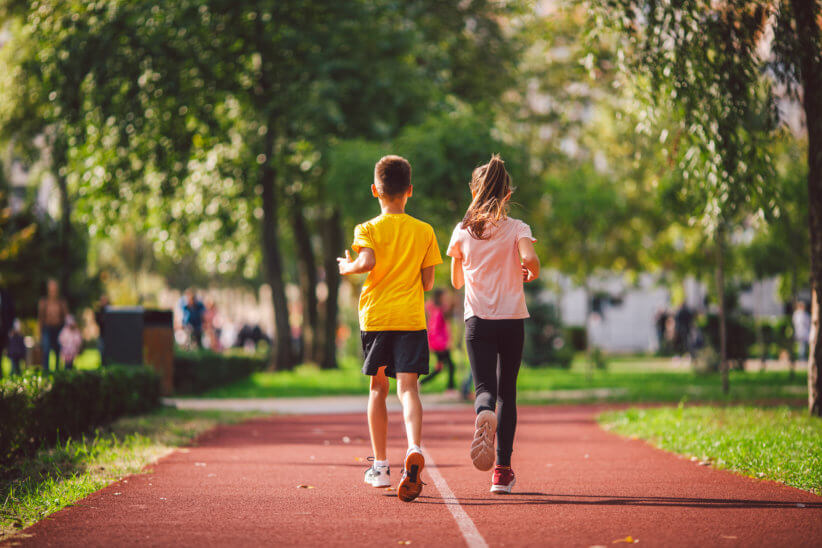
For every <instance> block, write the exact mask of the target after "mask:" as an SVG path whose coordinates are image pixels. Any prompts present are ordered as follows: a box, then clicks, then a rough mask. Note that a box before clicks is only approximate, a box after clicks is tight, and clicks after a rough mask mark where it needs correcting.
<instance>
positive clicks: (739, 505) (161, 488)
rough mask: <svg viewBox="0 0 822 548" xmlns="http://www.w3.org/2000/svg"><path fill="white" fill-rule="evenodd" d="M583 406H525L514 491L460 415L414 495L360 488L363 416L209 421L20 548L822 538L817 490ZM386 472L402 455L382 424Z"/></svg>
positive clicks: (437, 439) (447, 423) (434, 449)
mask: <svg viewBox="0 0 822 548" xmlns="http://www.w3.org/2000/svg"><path fill="white" fill-rule="evenodd" d="M598 410H599V409H598V408H597V407H593V406H576V407H557V406H554V407H523V408H521V409H520V414H519V416H520V428H519V431H518V434H517V443H516V448H515V453H514V458H513V464H514V468H515V470H516V472H517V475H518V484H517V486H516V489H515V494H513V495H508V496H499V495H496V496H495V495H491V494H489V493H488V487H489V482H490V474H489V473H487V472H478V471H476V470H475V469H474V468H473V467H472V466H471V464H470V461H469V459H468V456H467V453H468V445H469V441H470V439H471V434H472V423H473V420H472V418H473V417H472V415H473V413H472V411H471V410H470V408H468V407H463V408H462V409H456V410H440V411H433V410H429V411H427V412H426V416H425V417H426V418H425V433H424V439H425V447H426V452H427V454H428V459H427V466H426V469H425V471H424V472H423V479H424V480H425V481H426V483H427V485H426V487H425V489H424V491H423V494H422V496H421V497H420V498H419V499H418V500H417V501H415V502H414V503H410V504H408V503H402V502H400V501H399V500H398V499H397V498H396V495H395V493H394V492H393V491H386V490H378V489H373V488H371V487H368V486H366V485H364V484H363V483H362V473H363V471H364V469H365V466H366V462H365V461H364V458H365V457H367V456H368V455H370V453H371V451H370V448H369V444H368V432H367V428H366V424H365V420H364V416H363V415H362V413H357V414H342V415H298V416H275V417H271V418H267V419H260V420H253V421H249V422H246V423H243V424H239V425H233V426H225V427H220V428H218V429H216V430H214V431H212V432H210V433H208V434H206V435H204V436H203V437H202V438H201V439H200V440H199V442H198V443H197V444H196V445H195V446H193V447H191V448H187V449H183V450H179V451H176V452H174V453H172V454H171V455H169V456H168V457H166V458H164V459H162V460H161V461H160V462H159V463H158V464H157V465H155V466H154V467H153V470H152V471H151V472H150V473H147V474H143V475H138V476H132V477H129V478H126V479H124V480H122V481H121V482H118V483H115V484H113V485H111V486H109V487H107V488H105V489H103V490H102V491H99V492H97V493H95V494H93V495H91V496H89V497H88V498H86V499H84V500H83V501H80V502H79V503H77V504H76V505H75V506H74V507H71V508H67V509H65V510H63V511H61V512H58V513H57V514H54V515H53V516H52V517H51V518H49V519H46V520H44V521H42V522H40V523H38V524H37V525H35V526H33V527H31V528H29V529H27V530H26V531H25V533H26V535H28V536H27V537H26V538H22V539H16V542H19V543H20V544H21V545H23V546H84V547H91V546H140V547H148V546H175V547H182V546H240V545H241V546H297V545H300V546H323V547H325V546H346V547H349V546H397V545H405V544H410V545H411V546H470V547H483V546H580V547H591V546H621V545H622V544H623V543H629V542H631V543H632V542H634V541H636V540H638V541H639V543H641V545H642V546H720V547H724V546H746V547H747V546H792V547H794V546H819V541H820V539H822V497H818V496H815V495H812V494H810V493H806V492H803V491H800V490H797V489H793V488H789V487H785V486H783V485H780V484H777V483H773V482H768V481H760V480H754V479H750V478H746V477H742V476H739V475H735V474H732V473H729V472H724V471H719V470H714V469H712V468H709V467H704V466H699V465H698V464H696V463H693V462H691V461H689V460H688V459H684V458H680V457H677V456H675V455H671V454H668V453H665V452H663V451H659V450H656V449H653V448H651V447H650V446H648V445H647V444H645V443H643V442H641V441H636V440H628V439H623V438H620V437H618V436H616V435H614V434H611V433H608V432H605V431H603V430H601V429H600V428H599V427H598V425H597V424H596V423H595V421H594V417H595V415H596V413H597V411H598ZM390 422H391V423H390V429H391V430H390V431H391V437H390V450H389V457H390V459H391V463H392V465H393V471H392V472H393V473H392V478H393V480H394V481H395V482H396V481H397V480H398V478H399V472H400V462H401V460H400V459H401V458H402V457H403V455H404V453H405V447H404V440H403V438H402V426H401V422H400V417H399V415H398V414H396V413H395V414H392V415H391V420H390Z"/></svg>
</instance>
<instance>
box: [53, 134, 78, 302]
mask: <svg viewBox="0 0 822 548" xmlns="http://www.w3.org/2000/svg"><path fill="white" fill-rule="evenodd" d="M57 131H58V132H60V131H61V130H60V129H59V128H58V129H57ZM67 146H68V145H67V143H66V141H65V137H63V136H62V135H58V136H57V137H56V138H55V139H54V142H53V143H52V147H51V159H52V170H53V172H54V176H55V178H56V179H57V192H58V193H59V195H60V251H59V253H60V273H59V281H60V291H61V292H62V294H63V296H64V297H65V298H66V299H67V300H68V301H69V304H70V305H73V304H74V303H73V301H72V289H73V288H72V287H71V271H72V264H71V262H72V261H71V259H72V257H71V199H70V197H69V191H68V181H67V180H66V175H65V173H62V171H63V169H65V167H66V163H67V162H68V148H67Z"/></svg>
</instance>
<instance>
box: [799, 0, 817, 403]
mask: <svg viewBox="0 0 822 548" xmlns="http://www.w3.org/2000/svg"><path fill="white" fill-rule="evenodd" d="M815 3H816V1H815V0H793V2H792V4H793V13H794V17H795V18H796V21H795V23H796V34H797V40H798V41H799V44H798V46H799V48H798V51H800V52H801V59H800V60H799V77H800V80H801V81H802V90H803V94H802V103H803V106H804V108H805V122H806V123H807V126H808V217H809V224H810V238H811V337H810V348H809V352H808V410H809V411H810V413H811V414H812V415H816V416H818V417H822V376H820V374H819V363H820V362H822V344H820V343H821V342H822V340H820V338H821V337H820V335H821V334H820V329H822V324H820V320H822V318H820V314H822V61H820V48H821V47H822V46H820V41H822V36H820V27H819V20H818V18H817V15H818V14H817V13H816V11H817V10H816V6H815Z"/></svg>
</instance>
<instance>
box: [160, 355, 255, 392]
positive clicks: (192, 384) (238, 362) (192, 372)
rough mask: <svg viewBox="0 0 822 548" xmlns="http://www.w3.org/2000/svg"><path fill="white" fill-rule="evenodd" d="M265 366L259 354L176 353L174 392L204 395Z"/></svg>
mask: <svg viewBox="0 0 822 548" xmlns="http://www.w3.org/2000/svg"><path fill="white" fill-rule="evenodd" d="M267 364H268V358H267V357H263V356H259V355H246V354H231V353H229V354H217V353H215V352H211V351H208V350H200V351H184V350H177V351H176V352H175V354H174V392H176V393H177V394H197V393H200V392H205V391H206V390H208V389H210V388H214V387H215V386H223V385H226V384H230V383H232V382H234V381H238V380H240V379H244V378H246V377H248V376H249V375H251V374H252V373H254V372H255V371H261V370H263V369H265V367H266V365H267Z"/></svg>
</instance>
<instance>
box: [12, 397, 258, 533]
mask: <svg viewBox="0 0 822 548" xmlns="http://www.w3.org/2000/svg"><path fill="white" fill-rule="evenodd" d="M254 416H259V414H251V413H229V412H216V411H215V412H212V411H182V410H177V409H171V408H162V409H159V410H157V411H156V412H153V413H150V414H147V415H139V416H135V417H125V418H122V419H119V420H117V421H115V422H113V423H112V424H110V425H109V426H108V427H106V428H101V429H97V430H96V431H95V432H94V433H93V434H90V435H86V436H83V437H82V438H80V439H76V440H68V441H66V442H64V443H60V444H58V445H57V446H55V447H53V448H51V449H44V450H41V451H39V452H38V453H37V455H35V456H34V457H33V458H30V459H23V460H20V461H18V462H17V463H15V464H14V465H13V466H12V467H10V468H6V469H4V470H2V472H0V500H2V502H3V504H2V509H0V541H3V540H5V539H7V538H9V537H10V536H12V535H14V534H15V533H17V532H19V531H20V530H21V529H23V528H25V527H28V526H29V525H32V524H33V523H35V522H37V521H39V520H41V519H43V518H44V517H46V516H48V515H49V514H53V513H54V512H57V511H58V510H60V509H62V508H64V507H66V506H69V505H71V504H73V503H74V502H75V501H77V500H80V499H82V498H84V497H85V496H87V495H89V494H91V493H93V492H94V491H97V490H99V489H101V488H103V487H105V486H106V485H108V484H109V483H111V482H113V481H115V480H117V479H118V478H121V477H123V476H126V475H128V474H136V473H138V472H140V471H141V470H143V468H144V467H145V466H146V465H147V464H150V463H152V462H154V461H156V460H157V459H159V458H160V457H163V456H164V455H166V454H168V453H169V452H170V451H171V450H172V449H173V448H175V447H178V446H180V445H184V444H186V443H188V442H189V441H191V440H192V439H193V438H195V437H196V436H198V435H199V434H201V433H202V432H205V431H206V430H209V429H210V428H213V427H214V426H216V425H217V424H220V423H231V422H238V421H241V420H245V419H248V418H252V417H254Z"/></svg>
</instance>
